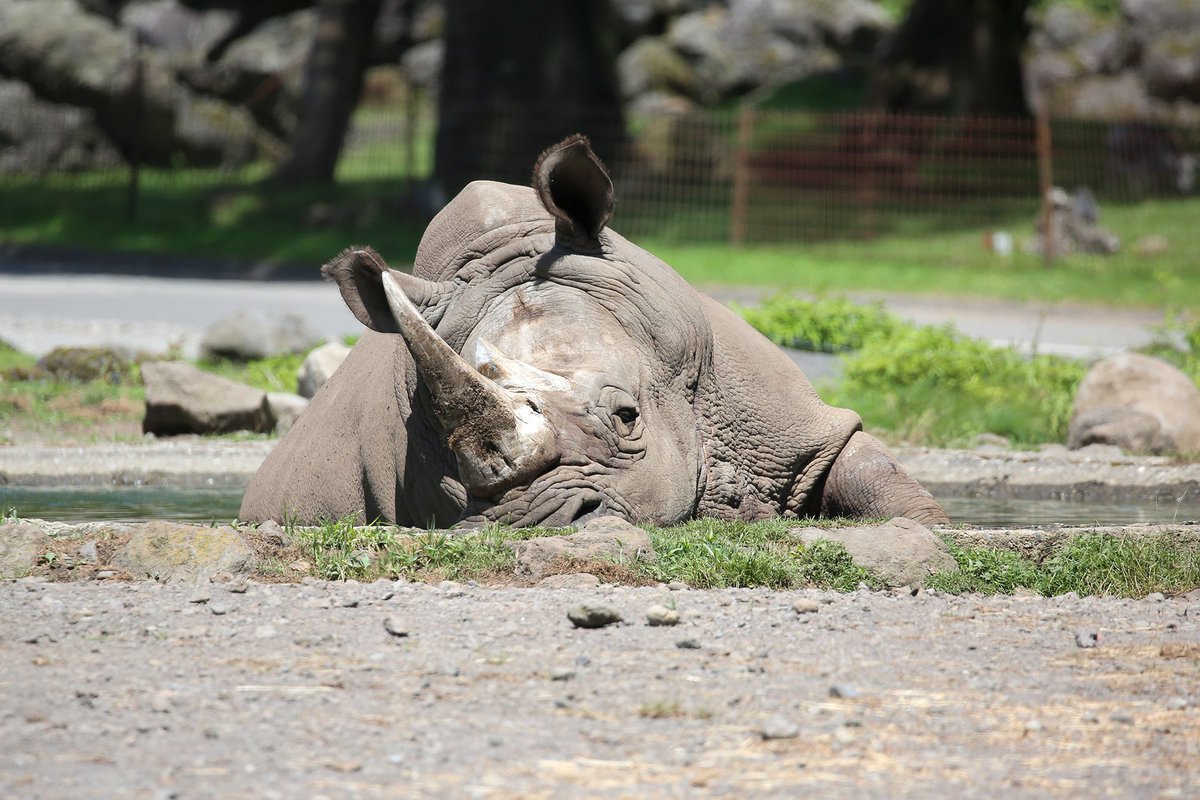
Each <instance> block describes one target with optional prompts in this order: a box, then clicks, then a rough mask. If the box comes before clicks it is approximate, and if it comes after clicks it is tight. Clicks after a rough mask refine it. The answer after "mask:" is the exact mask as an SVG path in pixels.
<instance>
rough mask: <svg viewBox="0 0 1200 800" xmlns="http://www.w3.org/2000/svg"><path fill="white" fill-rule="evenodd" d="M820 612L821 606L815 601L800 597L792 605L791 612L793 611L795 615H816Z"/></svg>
mask: <svg viewBox="0 0 1200 800" xmlns="http://www.w3.org/2000/svg"><path fill="white" fill-rule="evenodd" d="M820 610H821V604H820V603H818V602H817V601H816V600H810V599H809V598H807V597H802V598H800V599H799V600H797V601H796V602H794V603H792V611H795V612H796V613H797V614H801V615H803V614H816V613H817V612H818V611H820Z"/></svg>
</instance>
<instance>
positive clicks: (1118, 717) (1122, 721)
mask: <svg viewBox="0 0 1200 800" xmlns="http://www.w3.org/2000/svg"><path fill="white" fill-rule="evenodd" d="M1109 719H1111V720H1112V721H1113V722H1115V723H1117V724H1118V725H1132V724H1133V717H1131V716H1129V715H1128V714H1113V715H1112V716H1111V717H1109Z"/></svg>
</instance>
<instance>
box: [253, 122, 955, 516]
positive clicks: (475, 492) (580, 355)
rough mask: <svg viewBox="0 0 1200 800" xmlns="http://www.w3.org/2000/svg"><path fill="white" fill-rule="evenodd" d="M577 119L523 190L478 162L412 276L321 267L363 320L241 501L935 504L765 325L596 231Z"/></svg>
mask: <svg viewBox="0 0 1200 800" xmlns="http://www.w3.org/2000/svg"><path fill="white" fill-rule="evenodd" d="M612 213H613V184H612V181H611V180H610V178H609V175H608V172H607V171H606V169H605V167H604V165H603V164H602V162H601V161H600V159H599V158H597V156H596V155H595V154H594V153H593V152H592V149H591V147H590V145H589V143H588V141H587V139H586V138H584V137H581V136H576V137H572V138H570V139H567V140H566V141H563V142H561V143H559V144H558V145H556V146H554V147H552V148H550V149H549V150H547V151H546V152H545V153H543V154H542V156H541V157H540V158H539V159H538V161H537V164H536V165H535V167H534V174H533V186H532V188H530V187H522V186H512V185H507V184H501V183H495V182H489V181H476V182H474V183H471V184H470V185H468V186H467V187H466V188H465V189H463V190H462V192H461V193H460V194H459V195H458V196H457V197H455V198H454V200H452V201H451V202H450V203H449V205H447V206H446V207H445V208H444V209H443V210H442V211H441V212H440V213H439V214H438V215H437V216H436V217H435V218H434V219H433V220H432V222H431V223H430V224H429V227H428V229H427V230H426V232H425V234H424V236H423V238H422V240H421V243H420V246H419V248H418V250H417V255H416V259H415V265H414V267H413V271H412V274H408V273H404V272H400V271H397V270H392V269H390V268H389V267H388V266H387V265H386V264H385V263H384V260H383V259H382V258H381V257H380V255H379V254H378V253H376V252H375V251H374V250H372V249H370V248H369V247H352V248H350V249H348V250H346V251H344V252H343V253H341V254H340V255H339V256H338V257H337V258H335V259H334V260H333V261H331V262H330V263H328V264H326V265H325V266H324V267H323V268H322V271H323V272H324V274H325V275H326V276H327V277H328V278H331V279H332V280H333V281H335V282H336V283H337V285H338V288H339V289H340V291H341V294H342V298H343V299H344V300H345V302H346V304H347V305H348V306H349V308H350V310H351V311H352V312H353V313H354V315H355V316H356V317H357V318H358V319H359V320H360V321H361V322H362V323H363V324H364V325H365V326H367V328H369V330H368V331H366V332H365V333H364V334H363V336H362V338H361V339H359V341H358V343H357V344H355V346H354V348H353V350H352V351H351V352H350V355H349V356H348V357H347V359H346V361H345V362H344V363H343V365H342V366H341V367H340V368H339V369H338V370H337V372H336V373H335V374H334V375H333V376H332V378H330V380H329V382H328V383H327V384H326V385H325V386H324V387H323V388H322V389H321V390H320V391H319V392H318V393H317V395H316V397H315V398H314V399H313V401H312V404H311V406H310V407H309V409H308V410H307V411H306V412H305V413H304V415H303V416H302V417H301V418H300V420H299V421H298V422H297V423H296V425H295V426H294V427H293V428H292V429H291V430H290V431H289V432H288V433H287V435H286V436H284V438H283V439H282V440H281V441H280V442H279V444H278V445H277V446H276V448H275V449H274V451H273V452H272V453H271V454H270V456H269V457H268V458H267V459H266V461H265V462H264V463H263V465H262V467H261V468H260V469H259V471H258V473H257V474H256V475H255V476H254V478H253V479H252V480H251V482H250V485H249V487H248V489H247V491H246V496H245V500H244V501H243V503H242V508H241V512H240V516H241V518H242V519H243V520H247V521H262V520H267V519H274V520H277V521H285V520H290V521H294V522H300V523H316V522H319V521H323V520H330V519H336V518H343V517H345V516H348V515H354V516H356V517H357V518H358V519H359V520H361V521H365V522H370V521H376V520H383V521H389V522H394V523H398V524H401V525H412V526H418V527H448V526H451V525H453V524H455V523H464V524H486V523H489V522H504V523H507V524H510V525H513V526H517V527H521V526H534V525H544V526H568V525H572V524H579V523H582V522H584V521H586V520H588V519H591V518H593V517H597V516H603V515H614V516H618V517H623V518H625V519H627V520H629V521H631V522H635V523H648V524H655V525H669V524H673V523H678V522H681V521H684V520H688V519H691V518H695V517H716V518H721V519H726V520H747V521H749V520H759V519H764V518H770V517H778V516H782V517H789V518H790V517H814V516H821V515H828V516H835V515H836V516H874V517H890V516H905V517H909V518H912V519H915V520H918V521H922V522H925V523H940V522H946V521H947V517H946V515H945V513H944V512H943V511H942V509H941V507H940V506H939V505H938V504H937V501H936V500H934V498H933V497H932V496H931V495H930V494H929V492H927V491H926V490H925V489H924V488H923V487H922V486H921V485H920V484H919V483H918V482H917V481H916V480H914V479H913V478H912V477H911V476H910V475H908V473H906V472H905V470H904V469H903V468H902V467H901V466H900V464H899V463H897V461H896V459H895V458H894V457H893V456H892V455H891V454H890V453H889V452H888V450H887V449H886V448H885V447H884V446H883V444H881V443H880V442H879V441H878V440H877V439H875V438H874V437H872V436H871V435H869V434H867V433H865V432H864V431H863V430H862V423H861V421H860V419H859V417H858V415H857V414H855V413H854V412H853V411H849V410H847V409H843V408H834V407H831V406H828V405H826V404H824V403H823V402H822V401H821V400H820V399H819V398H818V396H817V393H816V392H815V391H814V389H813V387H812V386H811V384H810V383H809V382H808V380H807V379H806V378H805V376H804V374H803V373H802V372H801V371H800V369H799V368H797V367H796V366H795V365H793V363H792V362H791V360H790V359H789V358H788V357H787V356H786V355H784V354H783V353H782V352H781V351H780V350H779V349H778V348H777V347H776V346H775V345H773V344H772V343H771V342H769V341H768V340H767V339H765V338H764V337H763V336H761V335H760V334H759V333H758V332H756V331H755V330H753V329H752V328H751V327H750V326H749V325H747V324H746V323H745V322H744V321H743V320H742V319H741V318H739V317H738V316H737V315H735V314H734V313H732V312H731V311H729V310H728V309H727V308H725V307H724V306H722V305H721V304H720V303H718V302H716V301H714V300H712V299H710V298H709V297H706V296H705V295H703V294H701V293H700V292H698V291H697V290H696V289H694V288H693V287H692V286H690V285H689V284H688V283H687V282H686V281H684V280H683V279H682V278H681V277H680V276H679V275H678V274H677V273H676V272H675V271H674V270H673V269H671V267H669V266H667V265H666V264H665V263H663V262H662V261H660V260H659V259H657V258H655V257H654V256H653V255H651V254H650V253H648V252H646V251H645V250H643V249H641V248H640V247H637V246H636V245H634V244H631V243H630V242H629V241H627V240H626V239H624V238H622V237H621V236H620V235H618V234H617V233H616V232H614V231H613V230H611V229H610V228H608V227H607V223H608V222H609V219H610V218H611V216H612Z"/></svg>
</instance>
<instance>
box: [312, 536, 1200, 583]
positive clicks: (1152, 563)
mask: <svg viewBox="0 0 1200 800" xmlns="http://www.w3.org/2000/svg"><path fill="white" fill-rule="evenodd" d="M844 523H845V521H839V520H821V521H820V522H819V523H814V522H812V521H806V520H802V521H797V520H791V521H785V520H771V521H767V522H757V523H738V522H722V521H718V520H712V519H703V520H694V521H692V522H688V523H686V524H683V525H679V526H676V527H672V528H649V529H648V531H649V533H650V537H651V540H652V541H653V543H654V548H655V552H656V554H657V558H656V560H655V561H654V562H653V563H647V562H643V561H634V562H623V564H622V566H624V567H626V568H628V569H629V570H631V571H630V572H628V573H626V575H627V576H629V577H633V578H637V577H639V576H640V577H642V578H649V579H652V580H656V581H662V582H670V581H683V582H685V583H687V584H688V585H689V586H692V587H695V588H701V589H710V588H725V587H768V588H772V589H792V588H800V587H811V588H823V589H834V590H837V591H843V592H846V591H853V590H854V589H856V588H858V587H859V586H860V585H861V584H866V585H867V586H868V587H870V588H873V589H879V588H883V586H884V584H883V583H882V582H881V581H880V580H879V579H878V578H877V577H876V576H874V575H873V574H871V573H870V572H869V571H867V570H864V569H863V568H861V567H859V566H857V565H855V564H854V563H853V561H852V560H851V559H850V556H849V554H848V553H847V552H846V549H845V548H844V547H843V546H842V545H840V544H837V543H835V542H830V541H819V542H817V543H815V544H813V545H811V546H808V547H805V546H804V545H801V544H799V542H798V541H797V540H796V539H795V538H794V537H793V536H791V535H790V533H789V531H790V530H791V529H794V528H796V527H798V526H805V525H812V524H819V525H820V526H823V527H832V526H836V525H838V524H844ZM856 524H860V523H856ZM570 532H571V531H570V530H560V529H538V528H533V529H523V530H512V529H507V528H502V527H493V528H488V529H485V530H482V531H472V532H462V533H452V534H447V533H445V532H439V531H432V532H428V533H417V534H413V535H410V534H408V533H402V532H400V531H398V530H397V529H396V528H392V527H386V526H367V527H356V526H355V525H354V523H353V518H347V519H343V520H339V521H336V522H331V523H328V524H326V525H323V526H320V527H315V528H292V529H291V533H292V536H293V537H295V538H296V540H297V542H298V544H299V545H300V547H301V549H302V550H303V551H304V552H305V553H306V555H307V557H309V558H311V559H312V562H313V564H314V573H315V574H316V575H317V576H318V577H321V578H326V579H330V580H344V579H348V578H353V579H356V580H373V579H375V578H378V577H388V578H405V579H409V580H420V581H429V582H432V581H439V580H445V579H452V580H459V581H465V580H472V579H474V580H479V581H481V582H493V581H496V580H506V579H507V580H511V578H512V575H513V568H514V565H515V558H514V555H513V552H512V550H511V549H510V548H509V547H508V546H506V545H505V542H506V541H510V540H513V539H525V538H532V537H536V536H554V535H563V534H566V533H570ZM944 538H945V541H946V543H947V545H948V546H949V548H950V553H951V555H952V556H953V557H954V559H955V561H956V562H957V563H958V571H955V572H941V573H937V574H935V575H933V576H931V577H930V579H929V581H928V583H927V585H928V586H929V587H930V588H934V589H938V590H941V591H946V592H952V593H955V594H961V593H967V592H974V593H980V594H1011V593H1013V592H1015V591H1017V590H1020V589H1026V590H1030V591H1034V592H1037V593H1039V594H1043V595H1047V596H1050V595H1058V594H1065V593H1067V592H1075V593H1077V594H1079V595H1116V596H1121V597H1144V596H1145V595H1147V594H1149V593H1151V592H1163V593H1164V594H1168V595H1176V594H1184V593H1187V592H1189V591H1192V590H1193V589H1196V588H1200V552H1198V551H1196V550H1188V549H1184V548H1182V547H1180V546H1179V545H1178V544H1177V543H1176V542H1175V541H1174V540H1173V539H1172V538H1171V537H1170V536H1169V535H1168V534H1157V535H1153V536H1147V537H1142V538H1136V539H1135V538H1122V537H1117V536H1112V535H1109V534H1096V533H1085V534H1083V535H1081V536H1079V537H1077V538H1075V539H1073V540H1071V542H1070V543H1069V544H1067V545H1066V546H1065V547H1063V548H1062V549H1061V550H1060V551H1059V552H1058V553H1056V554H1055V555H1053V556H1052V557H1050V558H1048V559H1046V560H1045V561H1044V562H1043V563H1040V564H1038V563H1035V562H1032V561H1029V560H1027V559H1025V558H1022V557H1021V556H1020V555H1018V554H1017V553H1014V552H1012V551H1008V550H1000V549H996V548H964V547H961V546H959V545H958V544H956V543H955V542H954V540H953V539H952V538H950V537H949V536H945V537H944Z"/></svg>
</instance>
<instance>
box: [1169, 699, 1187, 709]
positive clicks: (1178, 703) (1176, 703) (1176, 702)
mask: <svg viewBox="0 0 1200 800" xmlns="http://www.w3.org/2000/svg"><path fill="white" fill-rule="evenodd" d="M1166 706H1167V708H1169V709H1170V710H1171V711H1182V710H1183V709H1185V708H1187V707H1188V701H1187V698H1186V697H1179V696H1175V697H1168V698H1167V703H1166Z"/></svg>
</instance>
